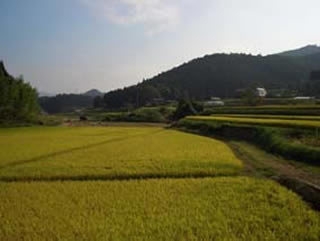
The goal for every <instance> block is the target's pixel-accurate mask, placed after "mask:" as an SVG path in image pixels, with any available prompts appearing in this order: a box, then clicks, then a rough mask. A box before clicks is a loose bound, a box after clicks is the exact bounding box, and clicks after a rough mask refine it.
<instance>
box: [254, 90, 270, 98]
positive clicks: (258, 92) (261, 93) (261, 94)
mask: <svg viewBox="0 0 320 241" xmlns="http://www.w3.org/2000/svg"><path fill="white" fill-rule="evenodd" d="M267 94H268V92H267V90H266V89H265V88H257V89H256V95H257V96H258V97H266V96H267Z"/></svg>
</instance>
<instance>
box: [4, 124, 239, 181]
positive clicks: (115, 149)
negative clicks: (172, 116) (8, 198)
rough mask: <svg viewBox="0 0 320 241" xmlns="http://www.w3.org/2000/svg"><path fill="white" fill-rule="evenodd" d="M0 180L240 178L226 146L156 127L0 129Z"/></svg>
mask: <svg viewBox="0 0 320 241" xmlns="http://www.w3.org/2000/svg"><path fill="white" fill-rule="evenodd" d="M0 147H1V148H0V180H34V179H37V180H39V179H41V180H68V179H69V180H70V179H71V180H79V179H81V180H86V179H119V178H121V179H130V178H155V177H186V176H191V177H192V176H193V177H202V176H219V175H236V174H237V173H239V171H241V169H242V163H241V161H240V160H238V159H237V158H236V157H235V155H234V154H233V152H232V151H231V149H230V148H229V147H228V146H227V145H226V144H225V143H223V142H221V141H218V140H214V139H211V138H206V137H201V136H197V135H192V134H186V133H182V132H178V131H175V130H169V129H164V128H158V127H72V128H70V127H69V128H68V127H51V128H48V127H33V128H12V129H0Z"/></svg>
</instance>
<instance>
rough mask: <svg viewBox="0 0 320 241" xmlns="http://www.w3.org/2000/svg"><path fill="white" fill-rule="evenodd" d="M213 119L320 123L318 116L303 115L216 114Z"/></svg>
mask: <svg viewBox="0 0 320 241" xmlns="http://www.w3.org/2000/svg"><path fill="white" fill-rule="evenodd" d="M212 116H213V117H233V118H254V119H275V120H277V119H279V120H312V121H320V116H304V115H251V114H248V115H245V114H221V115H220V114H218V115H212Z"/></svg>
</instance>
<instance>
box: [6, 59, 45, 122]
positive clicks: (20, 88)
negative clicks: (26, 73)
mask: <svg viewBox="0 0 320 241" xmlns="http://www.w3.org/2000/svg"><path fill="white" fill-rule="evenodd" d="M39 110H40V108H39V105H38V100H37V91H36V90H35V89H34V88H32V87H31V85H30V84H28V83H25V82H24V81H23V79H22V78H14V77H12V76H11V75H10V74H9V73H8V72H7V70H6V69H5V67H4V64H3V62H2V61H0V123H7V122H12V121H13V122H15V121H23V122H25V121H31V120H34V119H35V117H36V116H37V114H38V113H39Z"/></svg>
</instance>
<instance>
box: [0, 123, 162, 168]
mask: <svg viewBox="0 0 320 241" xmlns="http://www.w3.org/2000/svg"><path fill="white" fill-rule="evenodd" d="M162 131H164V129H161V130H157V131H154V132H150V133H144V134H137V135H129V136H124V137H118V138H113V139H109V140H106V141H101V142H98V143H93V144H90V145H84V146H79V147H74V148H70V149H67V150H62V151H58V152H53V153H48V154H45V155H41V156H37V157H34V158H31V159H27V160H20V161H16V162H12V163H8V164H6V165H2V166H0V170H1V169H5V168H9V167H16V166H20V165H24V164H30V163H34V162H39V161H43V160H44V159H47V158H51V157H57V156H60V155H64V154H69V153H72V152H76V151H83V150H87V149H90V148H94V147H98V146H103V145H105V144H110V143H115V142H121V141H125V140H128V139H131V138H136V137H144V136H150V135H154V134H157V133H159V132H162Z"/></svg>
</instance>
